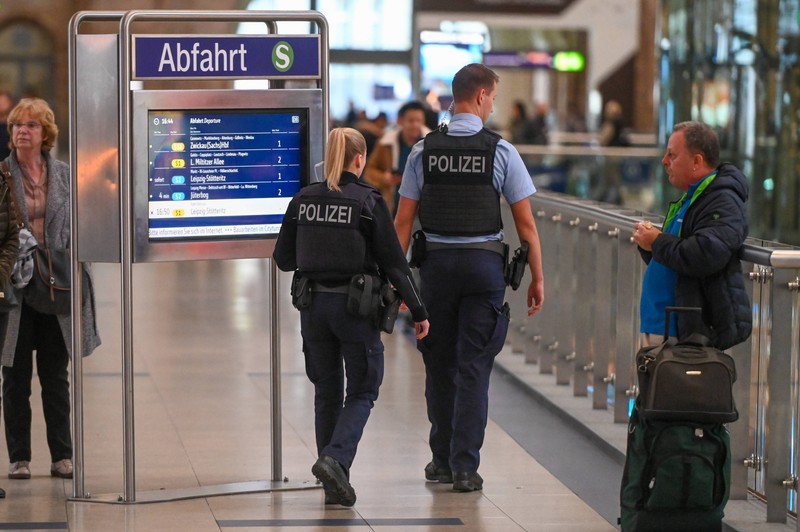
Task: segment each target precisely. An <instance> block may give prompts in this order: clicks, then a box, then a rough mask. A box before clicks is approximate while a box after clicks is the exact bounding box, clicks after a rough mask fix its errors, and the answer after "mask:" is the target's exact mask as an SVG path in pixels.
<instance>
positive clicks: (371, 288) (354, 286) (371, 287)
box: [347, 273, 380, 318]
mask: <svg viewBox="0 0 800 532" xmlns="http://www.w3.org/2000/svg"><path fill="white" fill-rule="evenodd" d="M379 290H380V278H378V277H375V276H374V275H370V274H368V273H357V274H356V275H354V276H353V277H351V278H350V285H349V287H348V289H347V312H348V313H349V314H350V315H351V316H359V317H361V318H366V317H367V316H375V315H376V314H377V310H378V303H379V301H378V300H379V297H380V295H379Z"/></svg>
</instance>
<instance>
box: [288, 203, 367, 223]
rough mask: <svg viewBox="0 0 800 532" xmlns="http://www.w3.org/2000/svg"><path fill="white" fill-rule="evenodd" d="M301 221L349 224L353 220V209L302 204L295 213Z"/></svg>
mask: <svg viewBox="0 0 800 532" xmlns="http://www.w3.org/2000/svg"><path fill="white" fill-rule="evenodd" d="M297 216H298V218H299V219H300V220H301V221H306V222H328V223H335V224H349V223H350V221H351V220H352V219H353V208H352V207H349V206H347V205H317V204H316V203H303V204H301V205H300V209H299V210H298V212H297Z"/></svg>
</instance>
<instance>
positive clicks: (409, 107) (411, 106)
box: [397, 100, 425, 118]
mask: <svg viewBox="0 0 800 532" xmlns="http://www.w3.org/2000/svg"><path fill="white" fill-rule="evenodd" d="M409 111H422V112H423V113H424V112H425V106H424V105H422V103H421V102H419V101H417V100H412V101H410V102H406V103H404V104H403V105H402V106H401V107H400V109H399V110H398V111H397V118H402V117H403V116H405V114H406V113H407V112H409Z"/></svg>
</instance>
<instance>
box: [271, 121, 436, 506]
mask: <svg viewBox="0 0 800 532" xmlns="http://www.w3.org/2000/svg"><path fill="white" fill-rule="evenodd" d="M366 159H367V148H366V143H365V141H364V137H363V136H362V135H361V133H359V132H358V131H356V130H355V129H350V128H337V129H334V130H332V131H331V133H330V135H329V137H328V145H327V149H326V154H325V182H322V183H314V184H312V185H309V186H307V187H305V188H303V189H302V190H301V191H300V192H299V193H298V194H297V195H296V196H295V197H294V198H293V199H292V201H291V203H290V204H289V207H288V209H287V210H286V215H285V216H284V218H283V225H282V227H281V231H280V234H279V236H278V241H277V243H276V245H275V253H274V255H273V258H274V259H275V262H276V264H277V265H278V267H279V268H280V269H282V270H284V271H291V270H295V279H294V280H293V282H292V285H293V286H292V295H293V303H294V304H295V306H296V307H298V308H299V309H300V330H301V332H302V336H303V351H304V354H305V360H306V374H307V375H308V378H309V379H310V380H311V382H312V383H314V416H315V429H316V439H317V452H318V454H319V459H318V460H317V461H316V463H315V464H314V467H312V469H311V471H312V473H313V474H314V476H316V477H317V478H318V479H319V480H320V481H321V482H322V485H323V487H324V489H325V503H326V504H330V503H333V504H336V503H339V504H342V505H344V506H352V505H353V504H355V502H356V494H355V491H354V490H353V488H352V486H351V485H350V481H349V470H350V466H351V464H352V463H353V459H354V457H355V454H356V447H357V446H358V442H359V440H360V439H361V435H362V433H363V431H364V425H366V423H367V419H368V418H369V413H370V410H371V409H372V405H373V403H374V401H375V399H377V397H378V388H379V387H380V384H381V381H382V379H383V343H382V342H381V337H380V330H379V328H378V324H377V320H376V319H375V316H373V315H372V314H373V313H374V308H375V304H374V302H375V298H376V297H379V294H380V290H379V287H380V285H381V282H382V280H383V281H385V279H386V278H388V280H389V281H390V282H391V284H392V285H394V287H395V288H396V289H397V290H398V291H399V292H400V295H401V296H402V298H403V299H404V300H405V302H406V304H407V305H408V307H409V309H410V311H411V314H412V316H413V318H414V321H415V322H416V336H417V338H418V339H421V338H424V337H425V336H426V335H427V334H428V327H429V324H428V319H427V317H428V313H427V311H426V310H425V306H424V305H423V304H422V300H421V298H420V297H419V294H418V292H417V288H416V286H415V285H414V281H413V280H412V277H411V272H410V270H409V268H408V264H407V263H406V258H405V255H404V254H403V251H402V249H401V248H400V243H399V242H398V240H397V235H396V233H395V231H394V226H393V224H392V218H391V216H390V215H389V209H388V208H387V206H386V203H385V202H384V200H383V198H382V197H381V195H380V193H379V192H378V191H377V190H376V189H374V188H372V187H371V186H369V185H366V184H364V183H361V182H360V181H359V176H360V175H361V172H362V171H363V170H364V167H365V166H366ZM369 285H374V287H373V288H370V286H369ZM384 290H385V288H384ZM365 314H366V315H365ZM342 360H344V371H343V369H342ZM345 375H346V376H347V386H346V388H345V383H344V381H345Z"/></svg>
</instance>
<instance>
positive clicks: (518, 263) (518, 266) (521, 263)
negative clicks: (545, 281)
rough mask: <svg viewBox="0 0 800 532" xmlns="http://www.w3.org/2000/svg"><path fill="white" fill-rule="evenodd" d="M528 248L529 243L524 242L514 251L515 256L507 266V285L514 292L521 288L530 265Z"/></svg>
mask: <svg viewBox="0 0 800 532" xmlns="http://www.w3.org/2000/svg"><path fill="white" fill-rule="evenodd" d="M528 247H529V246H528V243H527V242H526V241H524V240H523V241H522V243H521V244H520V246H519V247H518V248H517V249H516V250H514V256H513V257H512V258H511V260H510V261H509V262H508V263H507V264H506V271H505V279H506V284H507V285H508V286H510V287H511V289H512V290H516V289H517V288H519V285H520V283H521V282H522V276H523V275H525V267H526V266H527V265H528Z"/></svg>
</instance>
